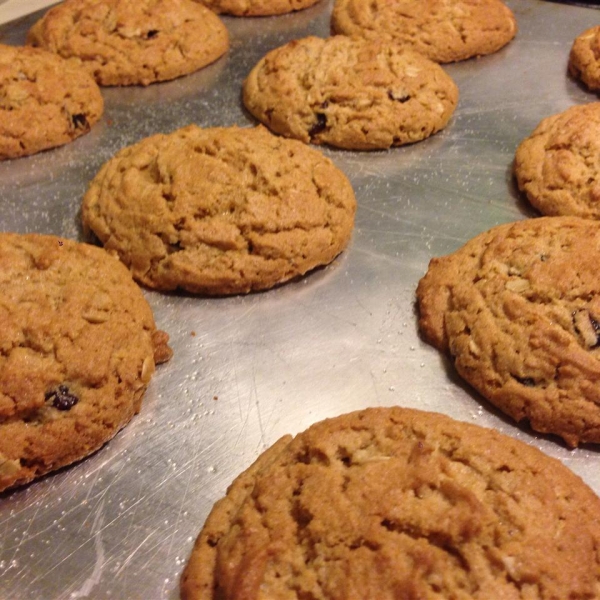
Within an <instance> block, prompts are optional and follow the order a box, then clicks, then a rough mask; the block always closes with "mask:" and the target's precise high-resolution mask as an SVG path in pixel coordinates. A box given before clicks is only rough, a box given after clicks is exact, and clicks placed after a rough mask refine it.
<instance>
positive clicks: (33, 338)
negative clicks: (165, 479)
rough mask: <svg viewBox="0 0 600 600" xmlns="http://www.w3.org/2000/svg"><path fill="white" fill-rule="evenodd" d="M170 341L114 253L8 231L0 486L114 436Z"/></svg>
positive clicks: (2, 280) (0, 349)
mask: <svg viewBox="0 0 600 600" xmlns="http://www.w3.org/2000/svg"><path fill="white" fill-rule="evenodd" d="M167 339H168V336H167V335H166V334H165V333H164V332H162V331H158V330H157V329H156V326H155V324H154V319H153V316H152V312H151V309H150V307H149V306H148V303H147V302H146V300H145V299H144V296H143V295H142V293H141V291H140V289H139V288H138V286H137V285H136V284H135V283H134V282H133V280H132V279H131V276H130V274H129V273H128V271H127V269H126V268H125V267H124V266H123V265H122V264H120V262H119V261H118V260H117V259H116V258H114V257H112V256H110V255H109V254H108V253H106V252H105V251H104V250H102V249H100V248H96V247H94V246H89V245H87V244H80V243H77V242H73V241H70V240H66V239H60V238H57V237H54V236H43V235H35V234H30V235H19V234H11V233H2V234H0V491H2V490H5V489H7V488H10V487H14V486H17V485H21V484H24V483H27V482H29V481H31V480H32V479H35V478H37V477H40V476H41V475H44V474H45V473H48V472H49V471H54V470H56V469H58V468H60V467H62V466H65V465H68V464H70V463H73V462H74V461H77V460H79V459H81V458H84V457H85V456H88V455H89V454H91V453H92V452H94V451H95V450H97V449H98V448H100V447H101V446H102V445H103V444H104V443H105V442H107V441H108V440H109V439H110V438H112V437H113V436H114V435H115V434H116V433H117V432H118V431H119V430H120V429H121V428H122V427H124V426H125V425H126V424H127V423H128V421H129V420H130V419H131V417H132V416H133V415H134V414H135V413H136V412H138V411H139V409H140V406H141V402H142V396H143V394H144V391H145V389H146V387H147V385H148V383H149V381H150V379H151V377H152V374H153V373H154V367H155V363H156V362H163V361H165V360H168V359H169V358H170V355H171V351H170V349H169V347H168V346H167Z"/></svg>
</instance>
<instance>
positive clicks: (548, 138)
mask: <svg viewBox="0 0 600 600" xmlns="http://www.w3.org/2000/svg"><path fill="white" fill-rule="evenodd" d="M598 156H600V102H593V103H590V104H582V105H577V106H572V107H571V108H569V109H567V110H565V111H564V112H562V113H559V114H557V115H553V116H551V117H547V118H545V119H543V120H542V121H541V123H540V124H539V125H538V126H537V127H536V128H535V130H534V131H533V132H532V133H531V134H530V135H529V136H528V137H527V138H525V139H524V140H523V141H522V142H521V143H520V144H519V147H518V148H517V151H516V153H515V161H514V173H515V176H516V179H517V184H518V186H519V189H520V190H521V191H523V192H525V193H526V194H527V199H528V200H529V202H531V204H532V205H533V206H535V208H537V209H538V210H539V211H540V212H541V213H543V214H545V215H549V216H555V215H575V216H579V217H585V218H588V219H598V218H600V161H599V160H598Z"/></svg>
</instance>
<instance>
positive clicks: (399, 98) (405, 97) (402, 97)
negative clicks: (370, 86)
mask: <svg viewBox="0 0 600 600" xmlns="http://www.w3.org/2000/svg"><path fill="white" fill-rule="evenodd" d="M388 98H389V99H390V100H395V101H396V102H400V104H404V103H405V102H408V101H409V100H410V94H398V93H394V92H393V91H392V90H388Z"/></svg>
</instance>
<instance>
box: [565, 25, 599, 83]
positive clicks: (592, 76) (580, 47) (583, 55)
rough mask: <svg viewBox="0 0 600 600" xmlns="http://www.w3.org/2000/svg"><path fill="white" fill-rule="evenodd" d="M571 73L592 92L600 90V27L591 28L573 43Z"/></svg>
mask: <svg viewBox="0 0 600 600" xmlns="http://www.w3.org/2000/svg"><path fill="white" fill-rule="evenodd" d="M568 68H569V73H570V74H571V75H572V76H573V77H575V78H576V79H579V80H580V81H582V82H583V83H584V84H585V85H586V86H587V87H588V88H589V89H590V90H592V91H598V90H600V25H596V26H595V27H590V28H589V29H586V30H585V31H584V32H583V33H581V34H579V35H578V36H577V37H576V38H575V40H574V41H573V46H572V47H571V52H570V53H569V67H568Z"/></svg>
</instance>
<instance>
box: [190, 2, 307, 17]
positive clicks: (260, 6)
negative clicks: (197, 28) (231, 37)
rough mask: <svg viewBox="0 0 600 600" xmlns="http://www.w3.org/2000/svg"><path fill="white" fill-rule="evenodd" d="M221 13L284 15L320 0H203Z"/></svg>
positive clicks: (239, 15)
mask: <svg viewBox="0 0 600 600" xmlns="http://www.w3.org/2000/svg"><path fill="white" fill-rule="evenodd" d="M198 1H200V0H198ZM201 1H202V3H203V4H204V5H206V6H207V7H208V8H210V9H211V10H214V11H215V12H216V13H219V14H226V15H233V16H235V17H268V16H275V15H284V14H288V13H291V12H296V11H298V10H304V9H305V8H309V7H310V6H313V5H314V4H316V3H317V2H319V0H201Z"/></svg>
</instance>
